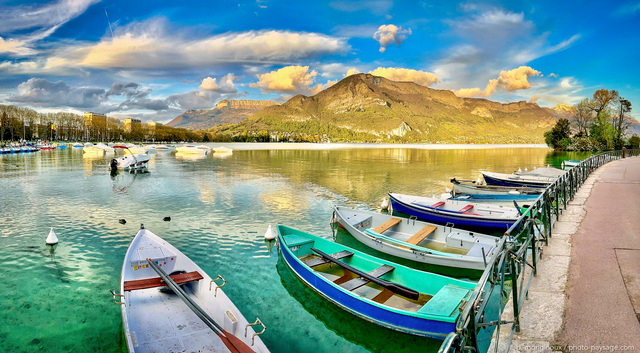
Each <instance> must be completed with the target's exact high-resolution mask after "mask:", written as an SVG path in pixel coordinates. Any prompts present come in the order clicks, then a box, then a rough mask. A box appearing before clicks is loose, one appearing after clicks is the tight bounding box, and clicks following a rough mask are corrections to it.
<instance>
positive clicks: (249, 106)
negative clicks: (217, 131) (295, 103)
mask: <svg viewBox="0 0 640 353" xmlns="http://www.w3.org/2000/svg"><path fill="white" fill-rule="evenodd" d="M276 104H279V103H276V102H271V101H254V100H222V101H220V102H218V104H216V106H215V107H214V108H213V109H211V110H187V111H186V112H184V113H182V114H181V115H178V116H177V117H175V118H174V119H173V120H171V121H170V122H169V123H167V125H169V126H173V127H184V128H187V129H192V130H197V129H208V128H211V127H213V126H215V125H219V124H229V123H238V122H240V121H242V120H244V119H246V118H248V117H249V116H251V115H252V114H253V113H255V112H257V111H259V110H261V109H263V108H266V107H270V106H272V105H276Z"/></svg>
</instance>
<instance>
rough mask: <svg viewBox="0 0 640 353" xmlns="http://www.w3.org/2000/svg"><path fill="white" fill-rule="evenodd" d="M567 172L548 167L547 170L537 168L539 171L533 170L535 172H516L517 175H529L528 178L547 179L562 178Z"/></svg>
mask: <svg viewBox="0 0 640 353" xmlns="http://www.w3.org/2000/svg"><path fill="white" fill-rule="evenodd" d="M566 172H567V171H566V170H562V169H558V168H551V167H546V168H537V169H533V170H528V171H527V170H525V171H524V172H523V171H520V170H518V171H517V172H515V173H514V174H515V175H528V176H537V177H547V178H558V177H560V176H561V175H562V174H564V173H566Z"/></svg>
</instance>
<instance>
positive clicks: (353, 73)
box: [345, 69, 360, 77]
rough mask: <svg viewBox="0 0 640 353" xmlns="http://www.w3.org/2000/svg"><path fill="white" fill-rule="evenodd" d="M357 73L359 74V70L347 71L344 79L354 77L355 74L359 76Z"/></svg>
mask: <svg viewBox="0 0 640 353" xmlns="http://www.w3.org/2000/svg"><path fill="white" fill-rule="evenodd" d="M359 73H360V70H358V69H349V70H348V71H347V74H346V75H345V77H346V76H351V75H355V74H359Z"/></svg>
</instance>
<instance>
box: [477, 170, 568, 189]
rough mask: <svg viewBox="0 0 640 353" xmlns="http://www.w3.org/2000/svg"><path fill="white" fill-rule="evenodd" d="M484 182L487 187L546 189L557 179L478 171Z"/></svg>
mask: <svg viewBox="0 0 640 353" xmlns="http://www.w3.org/2000/svg"><path fill="white" fill-rule="evenodd" d="M480 173H481V174H482V176H483V177H484V180H485V181H486V182H487V185H498V186H514V187H520V186H527V187H533V188H546V187H547V186H549V185H551V183H553V182H554V181H555V180H556V179H558V177H556V176H551V177H541V176H534V175H515V174H505V173H492V172H484V171H482V170H481V171H480Z"/></svg>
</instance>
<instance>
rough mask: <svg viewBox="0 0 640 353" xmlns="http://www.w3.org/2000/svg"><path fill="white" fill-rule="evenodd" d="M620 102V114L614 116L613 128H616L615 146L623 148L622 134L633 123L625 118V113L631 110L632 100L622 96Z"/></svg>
mask: <svg viewBox="0 0 640 353" xmlns="http://www.w3.org/2000/svg"><path fill="white" fill-rule="evenodd" d="M618 102H619V103H620V108H619V110H618V115H617V116H614V118H613V124H612V125H613V128H614V129H615V138H614V148H615V149H621V148H622V145H623V141H622V136H623V135H624V133H625V131H626V130H627V129H628V128H629V126H630V125H631V122H629V121H628V120H627V119H626V118H625V114H626V113H629V112H631V102H629V101H628V100H626V99H624V98H620V99H619V100H618Z"/></svg>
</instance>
